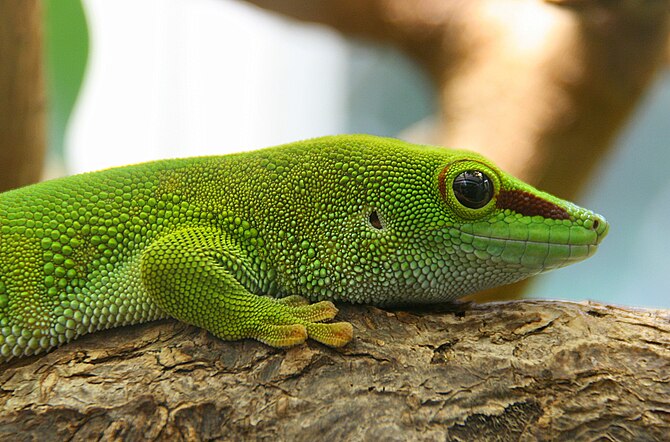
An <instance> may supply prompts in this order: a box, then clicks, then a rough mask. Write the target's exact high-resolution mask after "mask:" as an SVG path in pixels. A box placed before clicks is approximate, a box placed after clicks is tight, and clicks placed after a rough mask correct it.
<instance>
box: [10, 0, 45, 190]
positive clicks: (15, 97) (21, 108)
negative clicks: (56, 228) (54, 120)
mask: <svg viewBox="0 0 670 442" xmlns="http://www.w3.org/2000/svg"><path fill="white" fill-rule="evenodd" d="M42 59H43V54H42V4H41V2H40V1H39V0H3V1H0V191H3V190H8V189H13V188H15V187H20V186H24V185H26V184H31V183H34V182H36V181H38V180H39V178H40V176H41V173H42V167H43V165H44V164H43V163H44V154H45V148H46V128H45V127H46V109H45V91H44V73H43V70H42V68H43V66H42Z"/></svg>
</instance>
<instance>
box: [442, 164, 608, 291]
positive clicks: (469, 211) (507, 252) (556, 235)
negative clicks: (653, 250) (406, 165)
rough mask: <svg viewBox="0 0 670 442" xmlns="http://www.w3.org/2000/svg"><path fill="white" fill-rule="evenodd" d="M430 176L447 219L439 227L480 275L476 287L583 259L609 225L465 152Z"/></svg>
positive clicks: (582, 209)
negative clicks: (442, 225) (479, 282)
mask: <svg viewBox="0 0 670 442" xmlns="http://www.w3.org/2000/svg"><path fill="white" fill-rule="evenodd" d="M435 181H436V187H437V193H438V194H439V199H440V202H441V203H442V204H443V206H444V208H445V209H446V212H447V213H448V217H450V218H451V219H450V220H449V221H448V222H447V223H445V227H444V228H442V229H441V230H440V231H441V232H442V234H443V236H444V240H445V242H446V243H448V244H449V245H450V247H453V248H454V249H456V250H457V251H459V252H460V253H462V254H463V256H465V257H467V259H468V260H470V262H472V263H473V265H470V266H469V267H468V269H469V270H468V271H470V272H472V273H473V275H470V276H471V278H470V279H471V281H470V282H471V283H473V284H474V285H477V278H476V276H477V274H478V272H481V275H483V276H482V278H481V285H482V286H483V287H473V288H476V289H477V290H479V289H481V288H485V286H494V285H500V284H503V283H508V282H513V281H515V280H521V279H524V278H527V277H529V276H532V275H534V274H537V273H540V272H545V271H548V270H552V269H556V268H559V267H564V266H567V265H569V264H572V263H575V262H578V261H581V260H584V259H586V258H588V257H590V256H592V255H593V254H594V253H595V252H596V250H597V248H598V245H599V244H600V242H601V241H602V240H603V238H605V236H606V235H607V233H608V231H609V225H608V223H607V221H606V220H605V218H604V217H602V216H601V215H598V214H596V213H594V212H592V211H590V210H587V209H584V208H582V207H579V206H577V205H575V204H573V203H571V202H568V201H565V200H562V199H560V198H557V197H555V196H552V195H550V194H548V193H545V192H542V191H540V190H537V189H535V188H534V187H532V186H530V185H528V184H526V183H524V182H522V181H520V180H518V179H516V178H514V177H512V176H510V175H508V174H506V173H504V172H502V171H501V170H500V169H498V168H497V167H495V166H494V165H492V164H491V163H490V162H489V161H487V160H486V159H484V158H481V157H479V156H478V155H476V154H473V153H470V152H467V153H464V152H457V153H456V155H455V156H454V157H453V158H451V159H450V161H449V162H448V163H447V164H444V165H441V166H440V167H439V170H438V171H437V172H436V176H435ZM478 267H479V268H482V269H485V270H484V271H482V270H478ZM473 277H474V278H473Z"/></svg>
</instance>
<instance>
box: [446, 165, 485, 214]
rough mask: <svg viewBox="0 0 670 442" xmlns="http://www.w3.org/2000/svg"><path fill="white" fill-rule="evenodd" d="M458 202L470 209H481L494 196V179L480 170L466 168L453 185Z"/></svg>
mask: <svg viewBox="0 0 670 442" xmlns="http://www.w3.org/2000/svg"><path fill="white" fill-rule="evenodd" d="M452 188H453V189H454V195H455V196H456V199H457V200H458V202H460V203H461V204H463V205H464V206H465V207H467V208H469V209H481V208H482V207H484V206H485V205H486V204H488V202H489V201H491V198H493V181H491V179H490V178H489V177H488V176H486V174H484V173H482V172H480V171H479V170H466V171H465V172H462V173H460V174H458V175H457V176H456V178H454V183H453V185H452Z"/></svg>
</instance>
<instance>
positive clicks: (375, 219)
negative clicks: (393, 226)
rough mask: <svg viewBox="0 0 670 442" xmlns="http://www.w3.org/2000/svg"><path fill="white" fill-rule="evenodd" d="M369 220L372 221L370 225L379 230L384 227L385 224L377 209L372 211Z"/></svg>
mask: <svg viewBox="0 0 670 442" xmlns="http://www.w3.org/2000/svg"><path fill="white" fill-rule="evenodd" d="M368 221H370V225H371V226H372V227H374V228H375V229H377V230H382V229H383V228H384V225H383V224H382V221H381V219H379V214H378V213H377V211H376V210H373V211H372V212H370V216H369V217H368Z"/></svg>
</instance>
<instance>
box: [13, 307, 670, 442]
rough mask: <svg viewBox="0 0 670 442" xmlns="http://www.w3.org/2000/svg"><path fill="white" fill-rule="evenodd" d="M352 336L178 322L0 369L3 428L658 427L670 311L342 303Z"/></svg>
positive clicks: (155, 435)
mask: <svg viewBox="0 0 670 442" xmlns="http://www.w3.org/2000/svg"><path fill="white" fill-rule="evenodd" d="M341 316H342V317H343V318H344V319H347V320H349V321H351V322H353V324H354V327H355V330H356V338H355V339H354V341H353V342H352V343H351V344H350V345H348V346H346V347H344V348H342V349H330V348H326V347H324V346H321V345H319V344H315V343H311V342H310V343H308V344H305V345H302V346H299V347H297V348H293V349H290V350H287V351H284V350H276V349H271V348H268V347H266V346H264V345H262V344H259V343H256V342H252V341H242V342H232V343H231V342H222V341H220V340H218V339H216V338H214V337H212V336H210V335H209V334H207V333H206V332H203V331H201V330H198V329H196V328H194V327H190V326H186V325H183V324H180V323H177V322H175V321H163V322H158V323H153V324H145V325H141V326H135V327H126V328H121V329H116V330H109V331H105V332H100V333H98V334H93V335H89V336H85V337H83V338H81V339H79V340H77V341H75V342H73V343H71V344H69V345H66V346H64V347H62V348H60V349H58V350H56V351H54V352H52V353H50V354H47V355H44V356H41V357H32V358H27V359H22V360H16V361H12V362H10V363H9V364H6V365H5V366H4V367H3V369H2V372H1V374H0V382H1V385H2V388H1V390H0V410H2V411H1V412H0V439H11V440H40V441H42V440H66V439H70V438H72V437H75V438H76V439H78V440H88V439H98V438H100V437H102V439H105V440H109V439H113V440H140V439H147V440H198V439H200V440H211V439H218V440H242V439H249V438H255V439H267V440H277V439H278V438H279V439H283V440H310V441H311V440H317V438H319V439H323V440H411V439H419V440H463V441H466V440H468V441H469V440H591V439H598V438H599V440H638V441H640V440H663V439H665V438H667V435H668V434H670V323H669V321H670V312H669V311H663V310H632V309H625V308H618V307H613V306H605V305H601V304H596V303H584V304H578V303H569V302H552V301H515V302H505V303H490V304H479V305H478V304H459V305H455V306H441V307H432V308H430V309H425V310H413V311H398V310H396V311H387V310H380V309H377V308H372V307H355V306H344V307H343V309H342V312H341Z"/></svg>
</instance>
